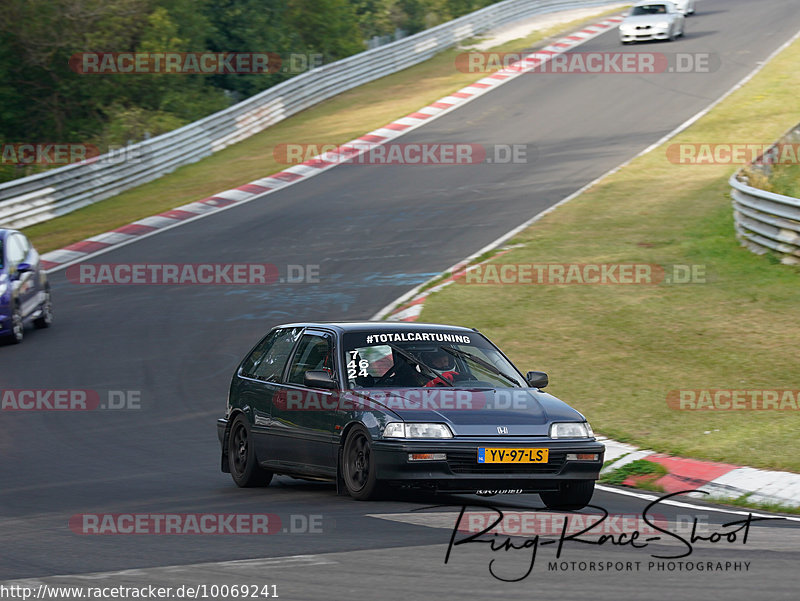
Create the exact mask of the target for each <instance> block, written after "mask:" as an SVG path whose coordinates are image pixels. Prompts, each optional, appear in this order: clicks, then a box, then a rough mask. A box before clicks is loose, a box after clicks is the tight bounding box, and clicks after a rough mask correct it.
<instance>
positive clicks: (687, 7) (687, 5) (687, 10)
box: [673, 0, 694, 15]
mask: <svg viewBox="0 0 800 601" xmlns="http://www.w3.org/2000/svg"><path fill="white" fill-rule="evenodd" d="M673 2H674V3H675V8H677V9H678V11H679V12H682V13H683V14H684V15H693V14H694V0H673Z"/></svg>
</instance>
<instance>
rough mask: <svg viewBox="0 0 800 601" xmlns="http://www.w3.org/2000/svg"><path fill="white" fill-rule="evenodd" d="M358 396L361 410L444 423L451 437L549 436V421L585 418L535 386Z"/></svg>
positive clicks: (396, 391)
mask: <svg viewBox="0 0 800 601" xmlns="http://www.w3.org/2000/svg"><path fill="white" fill-rule="evenodd" d="M357 396H358V397H360V400H361V401H362V403H363V404H364V405H365V406H369V407H370V408H372V409H378V408H380V409H383V410H388V411H391V412H392V413H394V414H395V415H396V416H397V417H399V418H401V419H402V420H403V421H407V422H434V423H446V424H447V425H448V426H449V427H450V429H451V430H452V431H453V434H454V435H455V436H548V435H549V429H550V424H551V423H552V422H556V421H570V422H574V421H584V419H585V418H584V417H583V415H581V414H580V413H579V412H578V411H576V410H575V409H573V408H572V407H570V406H569V405H567V404H566V403H565V402H563V401H561V400H559V399H558V398H556V397H554V396H553V395H551V394H548V393H546V392H542V391H540V390H538V389H535V388H450V387H437V388H409V389H389V390H383V391H372V390H359V391H358V394H357ZM503 428H506V429H507V432H506V431H504V430H502V429H503Z"/></svg>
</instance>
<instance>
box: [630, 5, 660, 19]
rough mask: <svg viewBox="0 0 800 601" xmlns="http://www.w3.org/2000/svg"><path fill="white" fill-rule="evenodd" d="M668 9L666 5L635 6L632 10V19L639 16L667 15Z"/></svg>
mask: <svg viewBox="0 0 800 601" xmlns="http://www.w3.org/2000/svg"><path fill="white" fill-rule="evenodd" d="M666 12H667V7H666V5H665V4H645V5H642V6H634V7H633V9H632V10H631V16H632V17H638V16H639V15H663V14H666Z"/></svg>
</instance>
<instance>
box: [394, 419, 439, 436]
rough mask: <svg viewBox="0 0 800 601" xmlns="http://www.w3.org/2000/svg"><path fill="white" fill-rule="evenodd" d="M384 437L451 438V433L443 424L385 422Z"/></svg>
mask: <svg viewBox="0 0 800 601" xmlns="http://www.w3.org/2000/svg"><path fill="white" fill-rule="evenodd" d="M383 437H384V438H453V433H452V432H451V431H450V428H448V427H447V426H446V425H445V424H414V423H411V424H401V423H399V422H392V423H389V424H386V428H385V429H384V430H383Z"/></svg>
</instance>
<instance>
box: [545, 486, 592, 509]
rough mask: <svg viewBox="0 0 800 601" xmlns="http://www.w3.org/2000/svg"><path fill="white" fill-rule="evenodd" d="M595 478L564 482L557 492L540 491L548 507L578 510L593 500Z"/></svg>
mask: <svg viewBox="0 0 800 601" xmlns="http://www.w3.org/2000/svg"><path fill="white" fill-rule="evenodd" d="M593 494H594V480H573V481H569V482H562V483H561V484H560V485H559V490H558V491H557V492H543V493H539V496H540V497H541V499H542V502H543V503H544V504H545V505H546V506H547V508H548V509H555V510H562V511H576V510H578V509H583V508H584V507H586V506H587V505H588V504H589V502H590V501H591V500H592V495H593Z"/></svg>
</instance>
